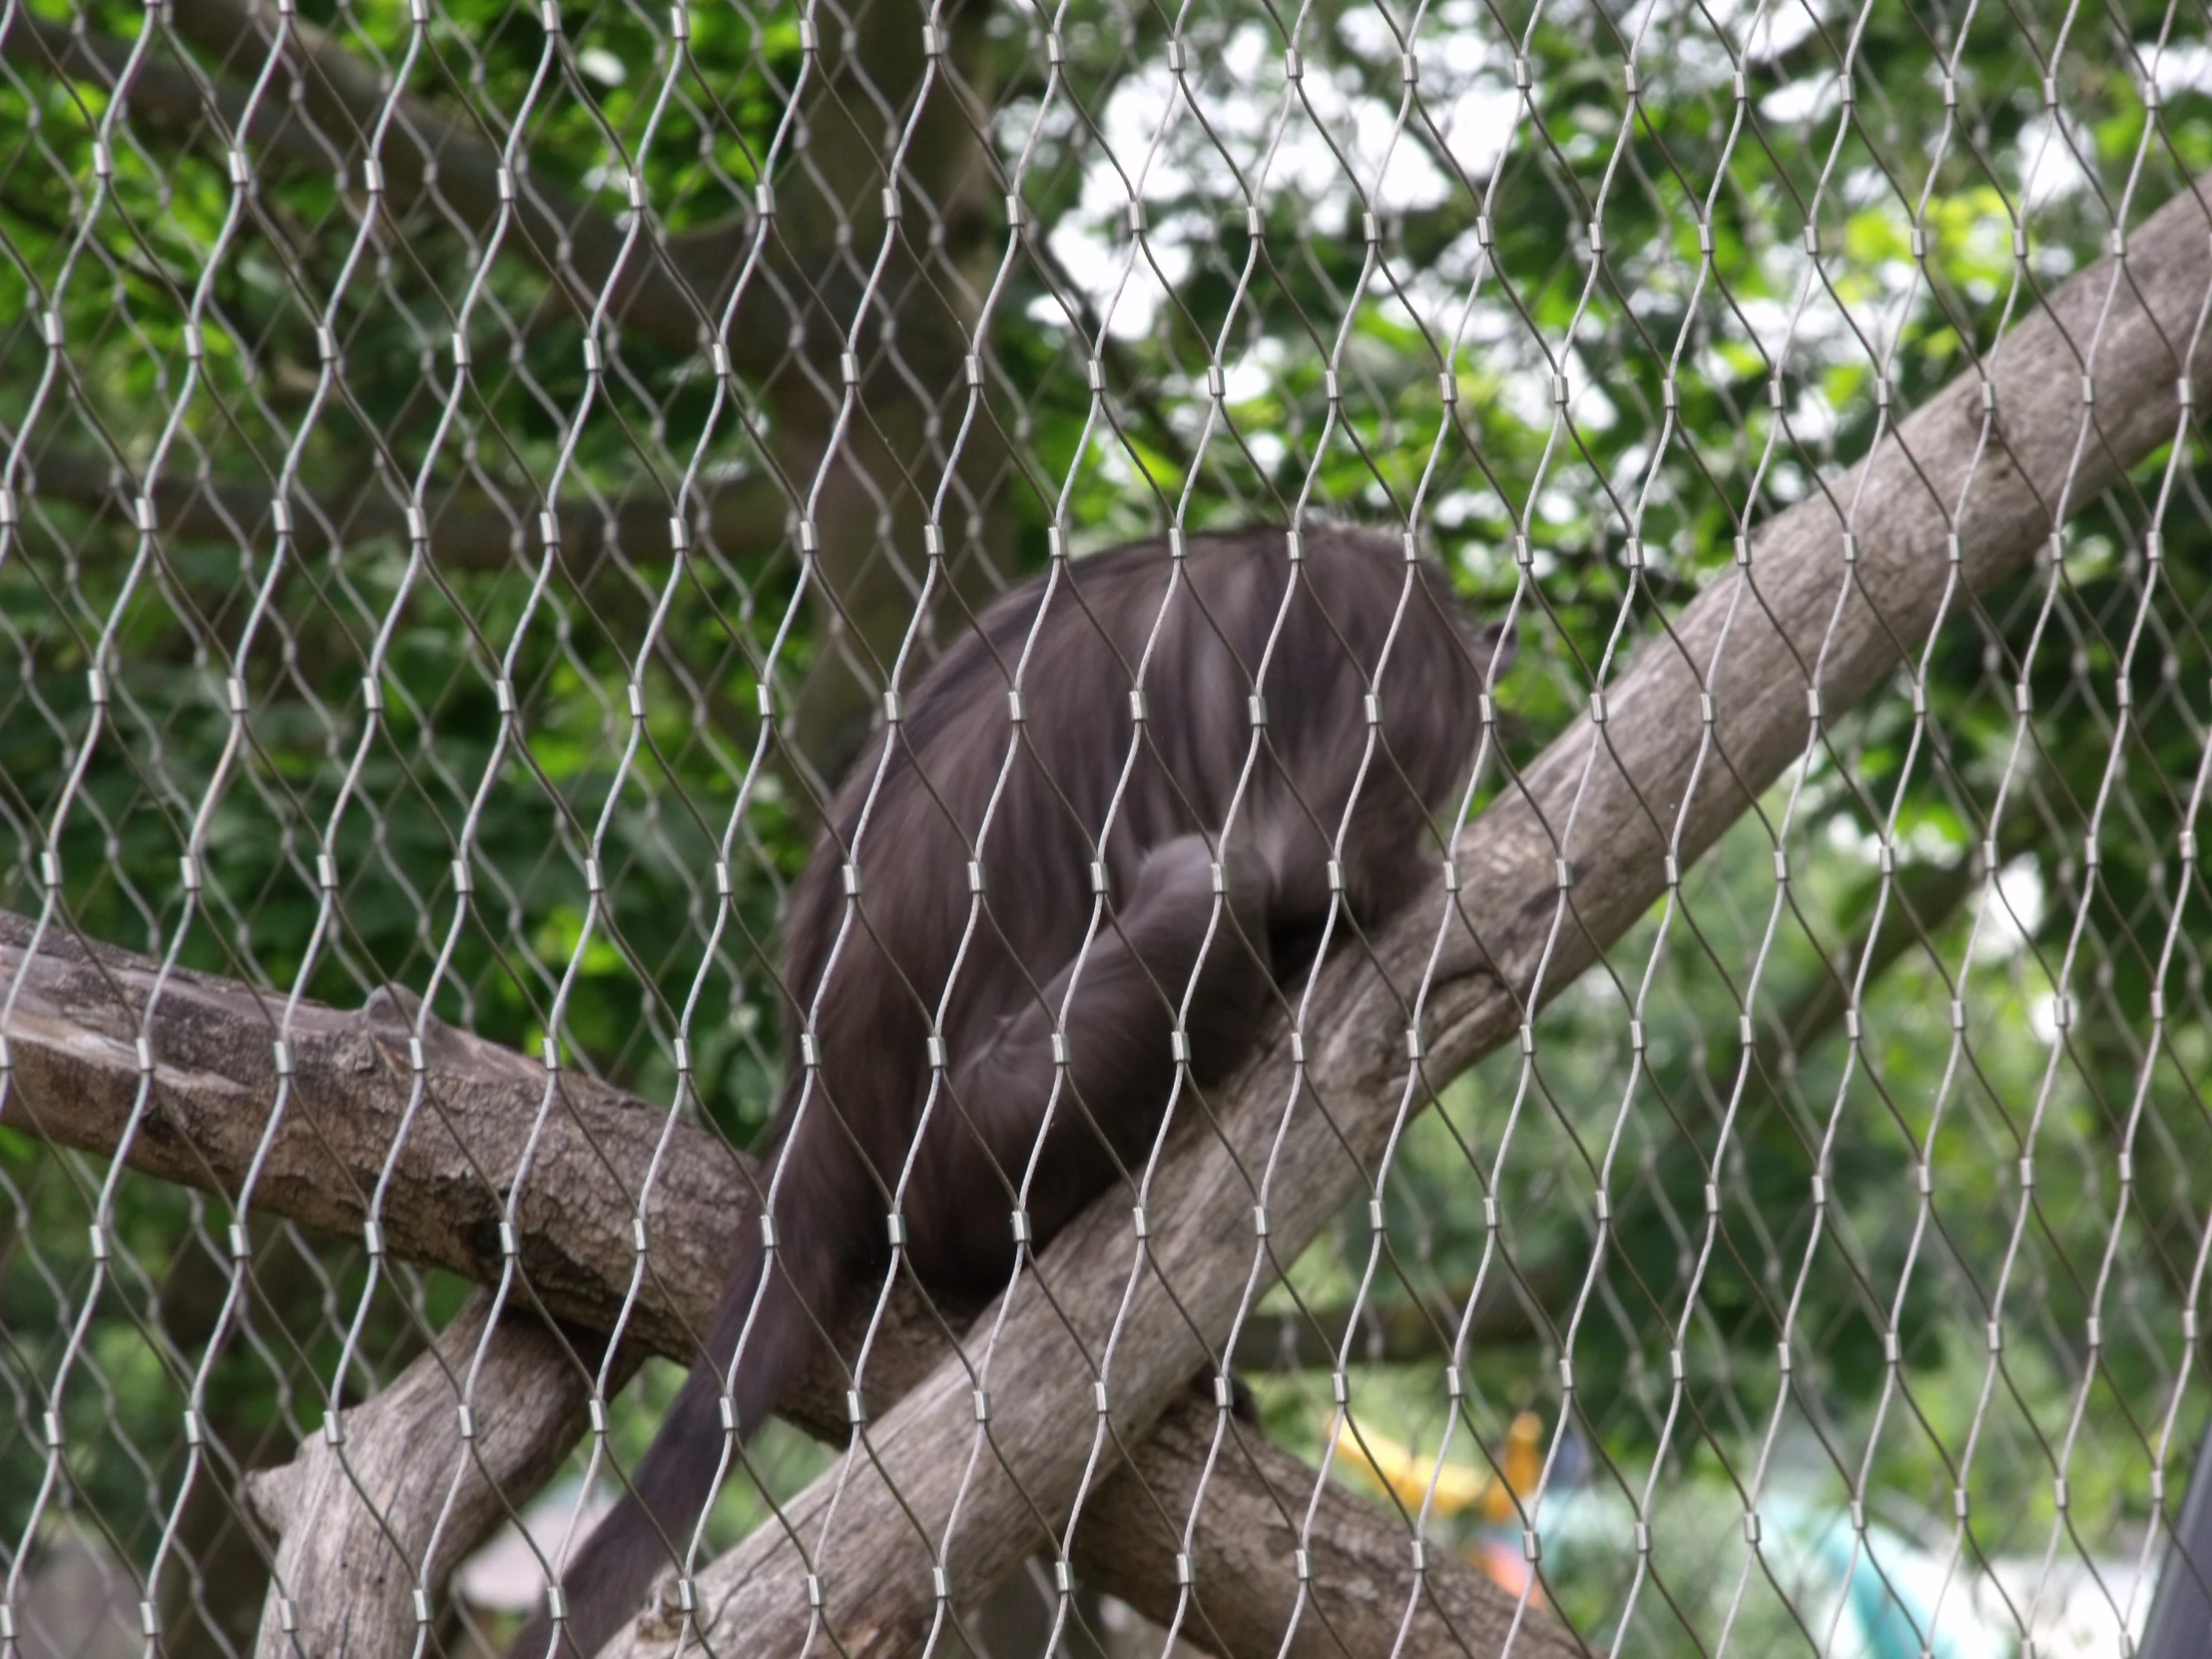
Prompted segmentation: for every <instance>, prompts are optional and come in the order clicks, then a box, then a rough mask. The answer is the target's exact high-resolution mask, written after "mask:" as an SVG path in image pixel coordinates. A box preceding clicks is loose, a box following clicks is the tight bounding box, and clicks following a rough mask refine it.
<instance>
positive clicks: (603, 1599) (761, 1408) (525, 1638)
mask: <svg viewBox="0 0 2212 1659" xmlns="http://www.w3.org/2000/svg"><path fill="white" fill-rule="evenodd" d="M751 1232H752V1229H750V1228H748V1229H746V1233H747V1235H748V1236H749V1237H748V1243H747V1245H746V1247H745V1258H744V1259H743V1260H741V1262H740V1263H739V1266H738V1271H737V1273H736V1274H735V1275H733V1276H732V1278H731V1281H730V1287H729V1289H728V1290H727V1291H725V1292H724V1293H723V1300H722V1306H721V1307H720V1308H719V1309H718V1310H717V1311H716V1314H715V1325H714V1332H713V1334H712V1336H711V1337H710V1338H709V1339H708V1348H707V1352H708V1354H709V1355H711V1356H712V1357H713V1363H712V1364H706V1363H703V1364H701V1365H698V1366H695V1367H694V1368H693V1369H692V1374H691V1376H690V1377H689V1378H688V1379H687V1380H686V1381H685V1383H684V1386H683V1388H682V1390H681V1391H680V1392H679V1393H678V1394H677V1396H676V1403H675V1404H674V1405H672V1406H670V1407H669V1412H668V1415H667V1416H666V1417H665V1418H663V1419H662V1422H661V1426H660V1430H659V1432H657V1433H656V1434H655V1435H654V1436H653V1443H652V1445H651V1446H649V1447H648V1448H647V1450H646V1453H645V1455H644V1456H643V1457H642V1458H640V1459H639V1460H638V1466H637V1468H636V1470H635V1471H634V1472H633V1473H632V1475H631V1476H630V1485H629V1490H628V1491H626V1492H625V1493H624V1494H623V1496H622V1498H621V1500H620V1501H619V1502H618V1503H616V1505H615V1506H614V1508H613V1509H611V1510H610V1511H608V1514H607V1517H606V1519H604V1520H602V1521H601V1522H600V1523H599V1525H598V1526H597V1527H596V1528H594V1529H593V1531H592V1535H591V1536H590V1538H588V1539H587V1540H586V1541H585V1543H584V1547H583V1548H582V1549H581V1550H580V1551H578V1552H577V1553H576V1554H575V1555H574V1556H573V1557H571V1559H570V1561H569V1564H568V1566H567V1568H566V1570H565V1571H564V1572H563V1573H562V1575H561V1582H562V1586H563V1591H564V1595H565V1598H566V1601H567V1617H566V1619H565V1620H564V1632H565V1640H563V1641H561V1643H560V1645H559V1646H558V1647H556V1646H555V1645H554V1643H555V1631H554V1626H553V1621H552V1619H551V1618H550V1616H549V1615H548V1614H547V1613H545V1612H540V1613H539V1614H538V1615H537V1616H536V1617H534V1618H533V1619H531V1621H530V1622H529V1624H527V1625H526V1626H524V1628H523V1631H522V1634H521V1635H520V1636H518V1637H516V1638H515V1640H514V1643H513V1645H512V1646H510V1647H509V1648H508V1650H507V1652H508V1655H509V1659H576V1656H577V1655H583V1656H585V1659H588V1656H589V1655H591V1654H594V1653H597V1652H598V1651H599V1649H600V1648H601V1647H602V1646H604V1645H605V1643H606V1641H607V1639H608V1638H609V1637H610V1636H612V1635H613V1634H614V1633H615V1632H616V1631H617V1630H619V1629H621V1628H622V1627H623V1625H624V1624H626V1623H627V1622H628V1621H629V1620H630V1619H631V1618H632V1617H633V1616H634V1615H635V1614H636V1613H637V1612H638V1610H639V1607H640V1604H641V1603H642V1602H643V1600H644V1598H645V1592H646V1589H647V1587H648V1586H650V1585H651V1584H652V1582H653V1580H654V1578H655V1577H656V1576H658V1575H659V1574H660V1573H663V1572H666V1571H668V1570H669V1569H670V1568H671V1567H673V1566H675V1565H676V1564H677V1563H679V1562H681V1561H682V1560H683V1559H684V1554H685V1551H686V1549H687V1548H688V1547H689V1546H690V1543H691V1537H692V1531H693V1529H694V1528H695V1527H696V1526H697V1524H698V1522H699V1517H700V1513H701V1512H702V1511H703V1510H704V1509H705V1508H706V1506H707V1504H708V1502H709V1501H710V1500H711V1499H712V1498H713V1496H714V1493H715V1488H716V1485H717V1483H718V1482H717V1478H716V1476H717V1470H718V1469H719V1467H720V1465H721V1461H722V1440H723V1434H722V1410H721V1399H722V1391H723V1390H722V1383H723V1377H724V1376H725V1375H726V1373H727V1371H728V1367H729V1362H730V1357H731V1355H732V1354H733V1353H735V1352H736V1349H737V1346H738V1336H739V1333H740V1332H741V1331H743V1330H744V1328H745V1323H746V1319H747V1317H748V1316H749V1315H753V1312H754V1310H753V1304H754V1300H755V1293H756V1292H757V1291H762V1289H763V1274H762V1270H763V1265H764V1262H765V1256H764V1253H763V1252H762V1249H761V1247H760V1245H759V1244H758V1243H757V1242H753V1241H752V1240H751V1239H750V1235H751ZM794 1242H796V1241H794ZM778 1254H779V1255H780V1256H781V1257H783V1259H784V1262H785V1264H786V1267H787V1269H788V1270H799V1271H800V1272H801V1274H802V1276H803V1277H804V1278H806V1279H809V1280H813V1279H816V1278H818V1277H825V1276H822V1275H820V1273H819V1267H820V1264H819V1262H817V1261H816V1260H814V1258H816V1257H817V1256H818V1255H819V1252H817V1251H815V1250H804V1251H799V1252H796V1253H795V1252H794V1251H793V1250H791V1249H790V1248H786V1249H784V1250H780V1251H779V1252H778ZM809 1270H815V1271H809ZM821 1289H822V1287H818V1286H816V1285H812V1284H805V1285H798V1284H794V1282H793V1278H792V1273H791V1272H790V1271H783V1272H770V1273H769V1274H768V1275H767V1282H766V1288H765V1294H762V1295H761V1296H760V1310H759V1313H758V1314H757V1315H755V1316H754V1318H753V1331H752V1335H751V1336H750V1337H749V1338H748V1339H747V1341H746V1346H745V1356H744V1361H743V1363H742V1364H741V1365H740V1366H739V1367H738V1370H737V1376H736V1378H735V1379H734V1380H733V1385H732V1388H731V1395H732V1401H733V1403H734V1404H735V1406H736V1408H737V1423H738V1440H739V1443H741V1444H742V1443H743V1442H744V1441H746V1440H748V1439H751V1438H752V1436H753V1435H754V1433H755V1432H756V1431H757V1430H758V1429H759V1428H760V1426H761V1424H762V1423H763V1422H764V1421H766V1420H767V1418H768V1416H769V1413H770V1412H772V1411H773V1410H775V1408H776V1407H777V1405H778V1404H780V1403H781V1402H782V1399H783V1395H784V1391H785V1389H786V1387H787V1386H788V1385H789V1384H790V1383H791V1382H792V1381H793V1379H794V1376H795V1375H796V1373H797V1372H798V1370H799V1368H800V1365H801V1363H802V1362H803V1361H804V1359H805V1357H806V1355H807V1353H808V1352H809V1349H810V1346H811V1344H812V1342H813V1340H814V1325H813V1321H812V1320H811V1319H810V1317H809V1313H808V1307H809V1306H810V1305H811V1304H818V1303H819V1292H820V1291H821ZM803 1297H805V1298H807V1300H806V1301H803V1300H802V1298H803ZM816 1313H817V1314H818V1315H819V1316H821V1317H822V1318H824V1319H827V1318H828V1316H829V1313H830V1310H829V1309H828V1308H827V1307H823V1306H819V1305H817V1306H816Z"/></svg>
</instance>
